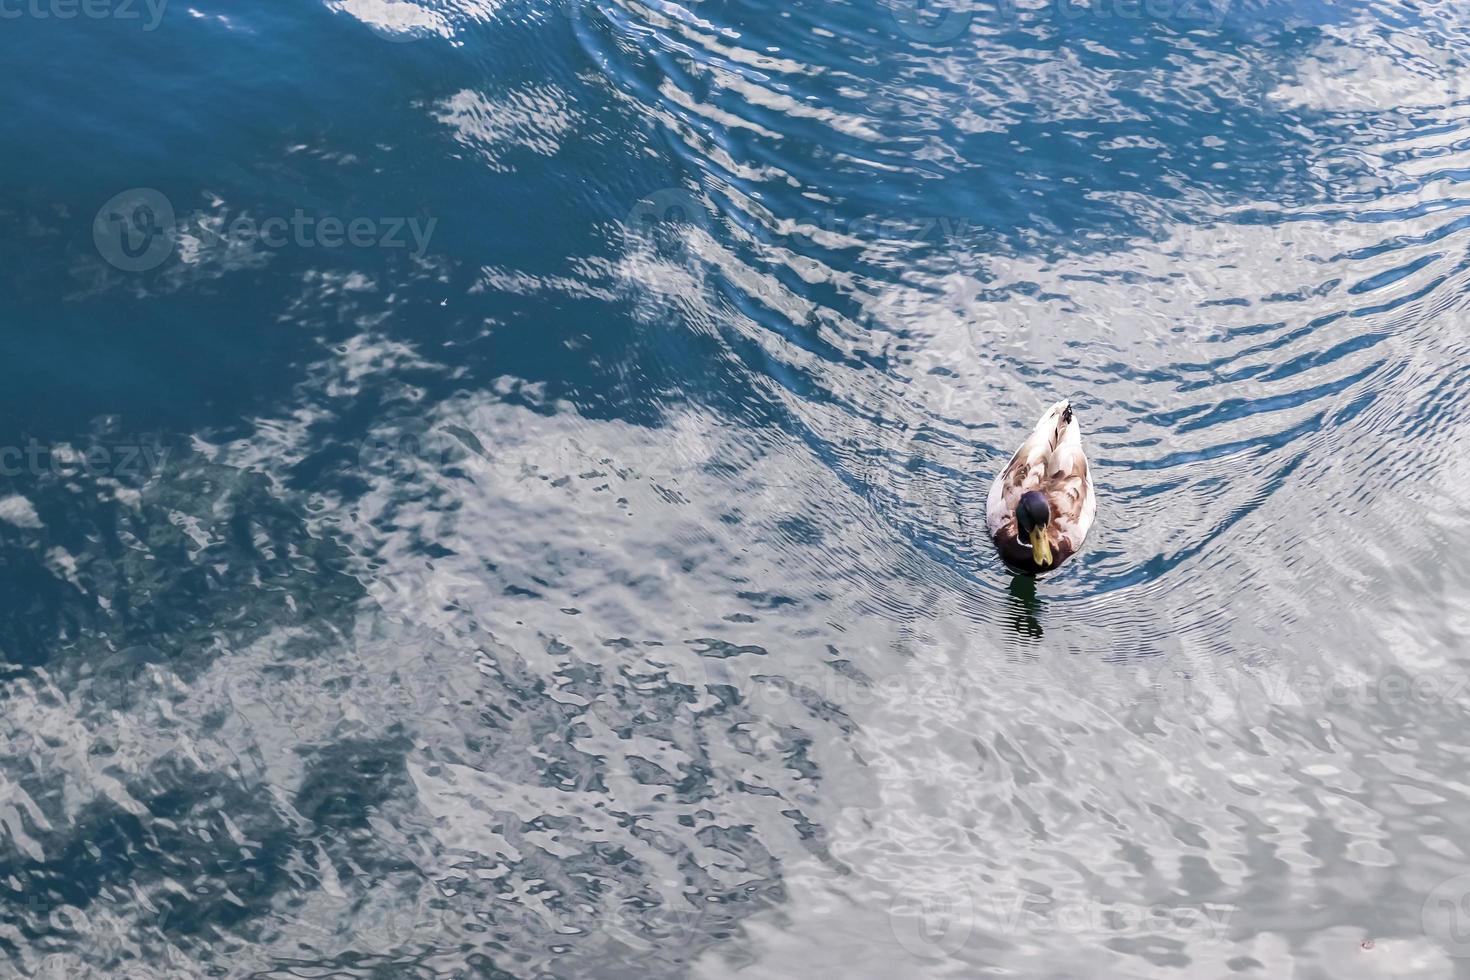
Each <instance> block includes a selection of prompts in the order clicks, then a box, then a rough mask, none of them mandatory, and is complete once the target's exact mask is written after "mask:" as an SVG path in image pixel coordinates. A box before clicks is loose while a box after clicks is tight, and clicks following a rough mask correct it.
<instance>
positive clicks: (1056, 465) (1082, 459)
mask: <svg viewBox="0 0 1470 980" xmlns="http://www.w3.org/2000/svg"><path fill="white" fill-rule="evenodd" d="M1096 516H1097V495H1096V493H1094V491H1093V488H1092V473H1091V471H1090V470H1089V468H1088V465H1087V454H1086V453H1085V452H1083V450H1082V426H1081V423H1079V422H1078V421H1077V413H1076V412H1075V411H1073V409H1072V402H1071V401H1070V400H1069V399H1063V400H1061V401H1059V402H1057V403H1056V404H1054V405H1052V407H1051V408H1048V409H1047V410H1046V414H1044V415H1042V416H1041V418H1040V419H1039V420H1037V422H1036V426H1035V427H1034V428H1033V429H1032V430H1031V434H1030V435H1029V436H1027V437H1026V441H1025V442H1023V443H1021V448H1020V449H1017V450H1016V453H1015V455H1014V456H1012V457H1011V461H1010V462H1009V463H1007V464H1006V466H1005V469H1003V470H1001V471H1000V473H999V474H998V475H997V476H996V478H995V481H994V482H993V483H991V485H990V496H989V497H988V498H987V500H986V503H985V526H986V529H987V530H988V531H989V532H990V540H991V541H992V542H993V543H994V544H995V550H996V553H997V554H999V555H1000V560H1001V561H1002V562H1004V563H1005V565H1006V567H1007V568H1009V569H1010V570H1011V571H1013V572H1016V573H1018V574H1020V575H1031V576H1037V575H1044V574H1046V573H1048V572H1054V571H1056V570H1057V569H1058V568H1061V567H1062V565H1063V564H1064V563H1065V562H1066V561H1067V559H1068V558H1071V557H1072V556H1073V555H1075V554H1076V553H1077V552H1078V551H1080V550H1081V549H1082V542H1083V541H1084V540H1085V539H1086V538H1087V532H1088V531H1090V530H1091V529H1092V521H1093V518H1094V517H1096Z"/></svg>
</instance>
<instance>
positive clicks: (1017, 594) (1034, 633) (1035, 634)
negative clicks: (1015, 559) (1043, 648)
mask: <svg viewBox="0 0 1470 980" xmlns="http://www.w3.org/2000/svg"><path fill="white" fill-rule="evenodd" d="M1007 591H1008V592H1009V593H1010V596H1011V601H1010V608H1011V629H1012V630H1014V631H1015V632H1016V633H1017V635H1019V636H1026V637H1030V638H1031V639H1033V640H1039V639H1041V634H1042V633H1043V632H1045V631H1044V630H1043V629H1042V628H1041V620H1040V618H1039V616H1040V614H1041V600H1040V599H1038V598H1037V597H1036V579H1035V578H1034V577H1033V576H1030V575H1016V576H1013V577H1012V578H1011V587H1010V589H1008V590H1007Z"/></svg>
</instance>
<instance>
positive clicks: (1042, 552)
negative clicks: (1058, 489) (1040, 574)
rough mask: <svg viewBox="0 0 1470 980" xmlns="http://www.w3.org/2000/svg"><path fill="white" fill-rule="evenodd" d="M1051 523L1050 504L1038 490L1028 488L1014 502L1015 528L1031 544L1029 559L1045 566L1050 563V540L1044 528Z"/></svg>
mask: <svg viewBox="0 0 1470 980" xmlns="http://www.w3.org/2000/svg"><path fill="white" fill-rule="evenodd" d="M1049 524H1051V505H1050V504H1048V503H1047V502H1046V495H1045V494H1043V493H1042V492H1041V491H1040V490H1028V491H1026V492H1025V493H1023V494H1021V499H1020V500H1019V501H1017V503H1016V530H1017V531H1019V532H1020V538H1021V539H1022V540H1023V541H1029V542H1030V544H1031V560H1032V561H1034V562H1036V564H1037V565H1039V566H1041V567H1042V568H1045V567H1046V566H1048V565H1050V564H1051V558H1052V554H1051V542H1050V541H1048V540H1047V536H1046V529H1047V526H1048V525H1049Z"/></svg>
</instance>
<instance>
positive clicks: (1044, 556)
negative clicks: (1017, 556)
mask: <svg viewBox="0 0 1470 980" xmlns="http://www.w3.org/2000/svg"><path fill="white" fill-rule="evenodd" d="M1031 560H1032V561H1034V562H1036V564H1037V565H1043V566H1044V565H1050V564H1051V542H1050V541H1048V540H1047V539H1046V528H1044V527H1033V528H1032V529H1031Z"/></svg>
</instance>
